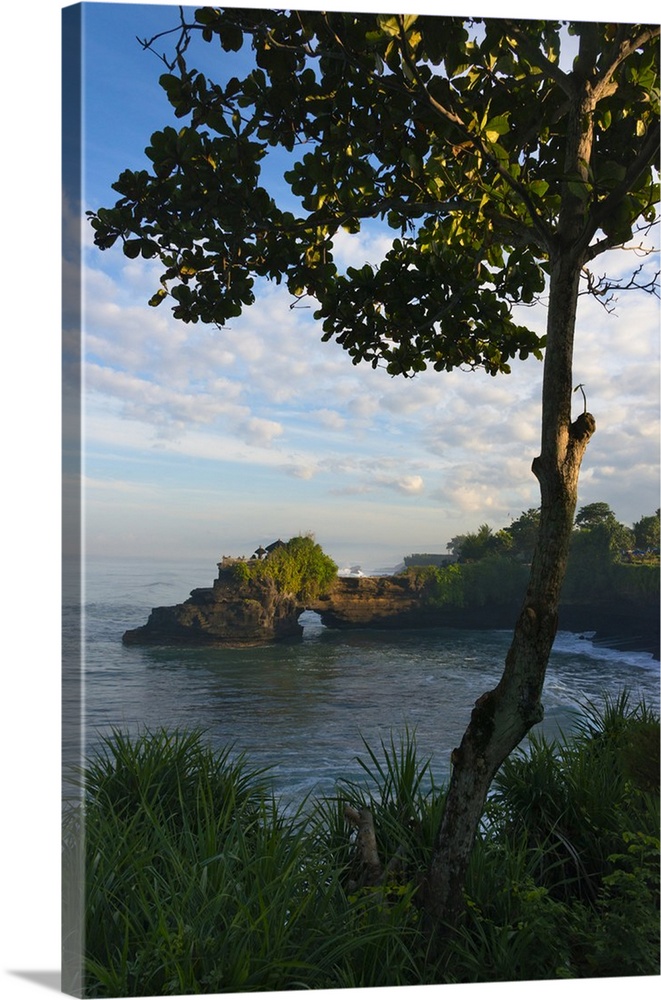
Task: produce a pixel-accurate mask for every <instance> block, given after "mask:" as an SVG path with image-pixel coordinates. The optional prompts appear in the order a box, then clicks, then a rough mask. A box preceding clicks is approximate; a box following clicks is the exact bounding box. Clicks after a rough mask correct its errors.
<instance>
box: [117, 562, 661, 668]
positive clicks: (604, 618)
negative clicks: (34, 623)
mask: <svg viewBox="0 0 661 1000" xmlns="http://www.w3.org/2000/svg"><path fill="white" fill-rule="evenodd" d="M306 610H310V611H316V612H317V613H318V614H319V615H320V617H321V621H322V623H323V624H324V625H326V626H328V627H329V628H338V629H351V628H379V629H398V628H399V629H406V628H433V627H436V628H438V627H452V628H499V629H509V628H512V627H513V625H514V622H515V621H516V616H517V614H518V611H519V602H514V603H513V602H512V601H509V602H503V603H502V604H496V603H493V602H491V603H490V604H488V605H484V606H480V607H465V608H458V607H452V606H449V605H445V606H442V607H441V606H438V604H436V605H434V604H433V603H432V602H431V601H430V599H429V594H428V593H427V592H426V591H425V589H424V588H420V587H418V586H416V584H415V582H414V579H412V578H411V577H408V576H404V575H402V576H387V577H386V576H383V577H337V578H336V579H335V581H334V582H333V584H332V586H331V587H330V588H329V590H328V592H327V593H326V594H324V595H323V596H320V597H318V598H316V599H314V600H310V601H307V602H302V601H300V600H297V598H296V597H294V596H292V595H286V594H281V593H278V591H277V588H276V586H275V584H274V583H273V581H272V580H269V579H268V578H264V579H257V580H254V579H253V580H249V581H247V582H243V583H240V582H238V581H237V579H236V577H235V576H234V574H233V573H232V572H231V570H223V569H221V570H220V572H219V575H218V579H216V580H215V581H214V584H213V586H212V587H204V588H199V589H197V590H193V591H192V592H191V595H190V597H189V598H188V600H187V601H184V603H183V604H177V605H175V606H173V607H162V608H154V609H153V611H152V612H151V614H150V616H149V619H148V621H147V623H146V624H145V625H143V626H142V627H140V628H136V629H131V630H129V631H128V632H125V633H124V636H123V642H125V643H126V644H153V645H197V646H255V645H264V644H267V643H271V642H275V641H279V640H282V639H296V638H300V636H301V635H302V633H303V628H302V626H301V625H299V617H300V615H301V614H302V613H303V611H306ZM559 617H560V622H559V626H560V628H561V629H566V630H568V631H574V632H582V631H585V632H597V637H596V638H597V639H598V640H599V639H600V640H601V641H602V642H603V643H604V644H605V645H612V646H614V647H615V648H627V649H644V650H648V651H649V652H651V653H653V654H654V655H655V656H657V657H658V655H659V620H658V609H657V610H650V609H648V608H646V607H643V606H642V605H640V604H638V605H637V606H636V607H633V606H632V607H622V606H619V607H617V608H615V607H605V606H604V607H602V606H601V605H600V604H598V603H595V604H593V605H591V604H585V605H577V604H570V605H564V606H561V608H560V616H559Z"/></svg>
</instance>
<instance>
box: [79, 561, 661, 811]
mask: <svg viewBox="0 0 661 1000" xmlns="http://www.w3.org/2000/svg"><path fill="white" fill-rule="evenodd" d="M214 575H215V573H214V567H213V566H209V564H208V563H203V562H200V561H198V562H193V561H190V562H180V563H169V562H165V561H162V562H159V561H156V560H154V561H150V560H143V559H113V558H97V559H91V558H89V559H88V560H87V562H86V566H85V573H84V581H83V608H84V613H83V633H82V640H83V641H82V649H83V664H82V676H81V683H82V695H83V697H82V704H81V708H80V711H81V712H82V720H81V721H82V732H83V744H84V753H85V754H89V753H90V752H92V751H93V750H94V748H95V747H97V746H98V745H99V743H100V741H101V739H102V737H103V736H104V735H107V734H108V733H109V732H110V731H111V730H112V729H113V728H115V729H120V730H122V731H123V732H128V733H134V734H135V733H138V732H141V731H144V730H145V729H150V730H155V729H159V728H161V727H165V728H167V729H175V728H179V729H186V730H188V729H195V728H197V729H202V730H203V731H204V738H205V739H206V740H208V741H209V742H210V743H211V744H212V745H213V746H214V747H218V748H220V747H225V746H227V745H228V744H232V745H233V746H234V748H235V751H236V752H239V751H244V752H245V753H246V755H247V757H248V759H249V761H250V763H251V764H252V765H255V766H258V767H268V768H269V769H270V772H269V773H270V775H271V780H272V783H273V786H274V789H275V791H276V792H277V793H278V794H279V795H281V796H283V797H284V798H286V799H288V800H292V801H294V800H301V799H302V798H303V797H304V796H305V795H306V794H308V793H311V792H312V793H314V794H326V793H332V792H333V790H334V787H335V783H336V781H337V780H338V779H339V778H349V779H356V778H359V777H361V775H363V771H362V768H361V766H360V764H359V759H360V758H362V759H365V758H366V750H365V742H367V744H368V745H369V746H370V747H371V748H372V749H374V750H376V751H377V752H379V753H380V752H381V751H380V748H381V744H382V742H383V743H385V744H386V745H387V746H389V745H390V741H391V739H393V740H394V742H395V745H396V746H397V745H398V744H399V741H400V738H401V737H402V736H403V734H404V733H405V732H406V730H407V729H408V730H409V731H414V732H415V738H416V743H417V747H418V751H419V754H420V757H421V759H423V760H426V759H427V758H430V759H431V769H432V772H433V775H434V778H435V779H436V780H437V781H439V782H440V781H443V780H445V779H446V778H447V776H448V772H449V760H450V753H451V751H452V749H453V747H455V746H456V745H457V744H458V743H459V741H460V739H461V736H462V733H463V731H464V729H465V728H466V725H467V723H468V720H469V717H470V712H471V709H472V706H473V704H474V703H475V700H476V699H477V698H478V697H479V696H480V694H482V693H483V692H484V691H487V690H489V689H490V688H492V687H493V686H494V685H495V684H496V683H497V681H498V679H499V677H500V675H501V673H502V669H503V664H504V659H505V654H506V652H507V648H508V645H509V640H510V634H509V632H507V631H496V630H490V631H479V630H455V629H446V628H443V629H421V630H388V631H382V630H377V629H356V630H347V631H340V630H334V629H328V628H325V627H324V626H322V625H321V623H320V621H319V618H318V616H317V615H315V614H313V613H311V612H306V613H304V615H303V616H302V618H301V622H302V624H303V625H304V631H303V638H302V639H301V640H292V641H286V642H281V643H272V644H270V645H267V646H262V647H250V648H243V649H199V648H186V647H170V648H166V647H150V646H124V645H122V641H121V640H122V634H123V632H124V631H125V630H126V629H129V628H135V627H136V626H138V625H142V624H144V622H145V621H146V620H147V617H148V615H149V612H150V611H151V609H152V608H153V607H157V606H162V605H172V604H178V603H181V602H183V601H184V600H185V599H186V598H187V597H188V595H189V592H190V591H191V590H192V589H194V588H196V587H204V586H210V585H211V583H212V581H213V577H214ZM77 618H78V615H77V614H76V612H75V609H73V610H72V613H71V617H70V619H67V616H66V614H65V642H66V627H67V626H66V622H67V620H69V621H70V623H71V624H70V626H69V627H70V628H71V629H75V628H76V621H77ZM623 688H626V689H627V690H628V691H629V693H630V699H631V702H632V703H635V702H637V701H638V700H640V699H644V700H645V702H646V703H647V705H648V706H650V707H651V708H654V709H655V710H656V711H658V707H659V662H658V661H657V660H655V659H654V658H653V657H652V656H651V655H650V654H648V653H640V652H622V651H618V650H615V649H608V648H605V647H602V646H598V645H594V644H593V643H592V642H591V641H590V640H589V639H588V638H585V637H580V636H577V635H573V634H570V633H560V634H559V635H558V637H557V639H556V643H555V645H554V649H553V653H552V655H551V659H550V663H549V667H548V671H547V678H546V684H545V688H544V697H543V701H544V707H545V719H544V722H543V723H542V724H541V725H540V726H539V727H536V730H537V731H540V730H542V731H544V732H545V733H546V735H548V736H555V735H557V734H558V732H559V731H563V732H569V731H571V728H572V726H573V725H574V724H575V722H576V719H577V717H578V716H579V715H580V713H581V711H582V706H584V705H585V704H586V703H587V702H591V703H593V704H595V705H597V706H599V705H602V704H603V702H604V699H605V698H606V697H607V696H611V697H615V696H617V694H618V693H619V692H620V691H621V690H622V689H623ZM71 708H72V710H73V711H78V708H77V706H75V707H74V706H73V705H72V706H71ZM66 709H67V706H66V704H65V718H66ZM66 737H67V734H66V731H65V734H64V738H65V742H66ZM66 785H67V782H66V780H65V787H66Z"/></svg>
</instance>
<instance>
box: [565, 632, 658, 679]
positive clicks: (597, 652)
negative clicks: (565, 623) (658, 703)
mask: <svg viewBox="0 0 661 1000" xmlns="http://www.w3.org/2000/svg"><path fill="white" fill-rule="evenodd" d="M594 635H595V633H594V632H581V633H576V632H558V634H557V635H556V637H555V642H554V644H553V652H554V653H561V654H563V653H564V654H568V655H571V656H585V657H587V658H588V659H591V660H600V661H602V662H604V663H613V664H616V663H620V664H621V663H626V664H627V666H630V667H639V668H640V669H641V670H651V671H654V673H658V672H659V661H658V660H656V659H655V658H654V656H653V655H652V654H651V653H646V652H643V651H641V650H632V649H613V648H611V647H609V646H602V645H601V644H600V643H595V642H593V638H594Z"/></svg>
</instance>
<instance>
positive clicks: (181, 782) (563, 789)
mask: <svg viewBox="0 0 661 1000" xmlns="http://www.w3.org/2000/svg"><path fill="white" fill-rule="evenodd" d="M658 734H659V720H658V717H657V716H656V715H654V714H653V713H652V712H650V711H649V710H648V709H647V708H646V706H644V705H637V706H633V707H632V706H630V704H629V700H628V696H627V695H626V693H624V694H622V695H620V696H618V698H616V699H606V701H605V703H604V706H603V707H601V708H596V707H595V706H594V705H591V704H588V705H587V706H585V707H584V715H583V718H582V721H581V724H580V725H579V727H578V731H577V733H576V734H574V735H573V736H572V737H571V739H568V738H564V737H563V738H561V739H558V740H556V741H552V742H548V741H546V740H544V739H543V738H539V737H533V738H532V739H531V740H530V742H529V745H528V746H527V748H523V749H521V750H520V751H519V752H517V753H515V754H514V755H513V756H511V757H510V758H508V760H507V761H506V762H505V764H504V765H503V767H502V768H501V771H500V772H499V774H498V776H497V779H496V782H495V785H494V790H493V795H492V796H491V798H490V799H489V802H488V804H487V808H486V811H485V815H484V819H483V824H482V828H481V830H480V835H479V837H478V840H477V843H476V845H475V849H474V851H473V855H472V859H471V866H470V870H469V874H468V879H467V883H466V889H465V892H466V912H465V915H464V918H463V921H462V923H461V925H460V926H459V927H458V928H456V930H455V933H454V934H451V935H449V936H445V937H444V938H442V939H440V941H439V940H437V939H433V938H432V937H430V935H429V933H428V928H427V927H426V925H425V922H424V919H423V914H422V913H421V911H420V899H419V897H420V892H419V887H420V885H421V880H422V877H423V874H424V872H425V870H426V869H427V866H428V863H429V860H430V855H431V852H432V850H433V845H434V840H435V836H436V833H437V830H438V827H439V824H440V820H441V814H442V810H443V805H444V789H443V788H441V787H439V786H437V785H436V784H435V782H434V780H433V776H432V774H431V770H430V765H429V761H428V760H426V761H420V760H419V759H418V754H417V749H416V743H415V736H414V734H413V733H411V732H409V731H408V730H407V731H406V732H405V734H404V736H403V738H402V740H400V741H399V742H397V741H395V739H394V738H393V737H392V736H391V738H390V741H389V742H388V743H386V742H385V741H384V742H382V743H381V746H380V748H379V750H375V749H373V748H371V747H370V746H369V745H368V744H367V743H365V754H364V756H363V757H362V758H361V759H360V763H361V765H362V768H363V772H364V775H365V779H364V780H363V781H342V782H339V783H338V786H337V791H336V794H335V795H334V796H330V797H327V798H325V799H322V800H320V801H312V800H310V801H308V802H305V803H303V804H302V805H301V807H300V809H298V810H292V811H287V812H285V811H283V810H282V809H281V807H280V806H279V805H278V803H277V801H275V800H274V799H273V796H272V795H271V793H270V791H269V785H268V773H267V772H265V771H264V770H256V769H253V768H251V767H250V766H249V765H248V762H247V761H246V759H245V757H243V755H238V756H233V754H232V751H231V748H228V749H225V750H221V751H214V750H212V749H210V748H209V747H208V746H206V744H205V742H204V734H203V733H202V732H200V731H194V732H192V733H184V732H179V731H176V732H174V733H168V732H166V731H164V730H158V731H155V732H150V731H146V732H144V733H142V734H140V735H138V736H137V737H128V736H126V735H124V734H122V733H120V732H119V731H115V732H113V733H112V734H111V735H110V736H109V737H108V738H106V739H105V740H104V741H103V742H102V745H101V747H100V749H99V750H98V751H97V752H96V753H95V754H94V755H93V756H92V757H91V758H90V760H89V761H88V763H87V765H86V767H85V768H84V769H83V773H82V776H81V783H82V786H83V792H84V794H83V800H82V812H80V811H72V813H71V814H70V816H69V817H68V819H67V823H66V824H65V833H66V839H65V870H66V869H67V858H69V859H70V858H72V856H73V855H74V854H75V850H76V845H77V844H79V843H80V842H81V831H82V829H83V827H84V830H85V836H84V841H83V842H84V850H85V868H86V884H85V901H84V915H85V937H86V955H85V970H84V971H85V992H84V995H85V996H87V997H125V996H141V995H152V996H153V995H158V996H169V995H179V994H189V993H218V992H244V991H254V990H282V989H300V988H307V989H326V988H346V987H373V986H399V985H402V986H403V985H415V984H423V983H428V984H433V983H442V982H489V981H496V980H501V981H507V980H510V981H511V980H533V979H541V978H563V977H581V976H589V977H595V976H614V975H617V976H622V975H654V974H657V973H658V960H659V954H658V952H659V945H658V915H659V871H658V858H659V839H658V821H659V791H658V764H657V765H654V763H649V761H648V757H649V756H650V751H651V748H652V747H653V743H654V740H656V745H657V751H656V752H657V761H658ZM655 766H656V767H657V771H656V775H655V773H654V767H655ZM347 806H349V807H350V810H351V809H353V810H354V811H355V810H361V809H368V810H369V811H370V813H371V817H372V820H373V831H374V834H375V838H376V845H377V848H378V854H379V866H380V872H381V877H380V878H378V879H376V880H372V881H370V880H369V879H366V878H365V877H364V876H365V859H364V854H363V851H362V848H361V845H360V843H359V842H358V839H357V837H356V835H355V830H354V829H353V827H352V825H351V823H350V819H351V816H350V814H349V813H348V812H347V808H346V807H347ZM74 860H75V859H74ZM65 889H66V887H65Z"/></svg>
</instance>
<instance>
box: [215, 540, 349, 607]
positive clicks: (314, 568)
mask: <svg viewBox="0 0 661 1000" xmlns="http://www.w3.org/2000/svg"><path fill="white" fill-rule="evenodd" d="M233 572H234V573H235V575H236V576H237V577H238V579H240V580H243V581H248V580H271V581H272V582H273V583H274V585H275V587H276V588H277V590H278V593H280V594H287V595H292V596H294V597H296V598H298V599H299V600H301V601H303V602H305V601H309V600H313V599H314V598H316V597H318V596H319V595H320V594H323V593H325V591H327V590H328V588H329V587H330V585H331V583H332V582H333V580H334V579H335V577H336V575H337V564H336V563H334V562H333V560H332V559H331V558H330V556H327V555H326V553H325V552H324V551H323V549H322V548H321V546H320V545H318V544H317V542H315V540H314V538H312V537H311V536H309V535H296V536H295V537H294V538H290V539H289V541H288V542H287V543H286V544H284V545H282V546H281V547H280V548H277V549H274V550H273V552H271V553H269V555H268V556H267V557H266V558H265V559H251V560H250V561H249V562H245V561H241V562H236V563H234V565H233Z"/></svg>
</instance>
